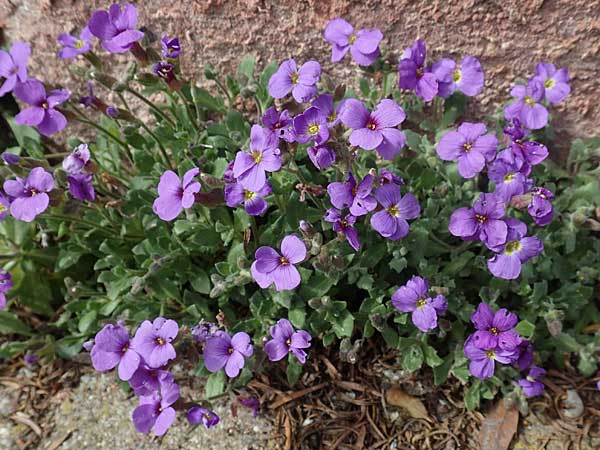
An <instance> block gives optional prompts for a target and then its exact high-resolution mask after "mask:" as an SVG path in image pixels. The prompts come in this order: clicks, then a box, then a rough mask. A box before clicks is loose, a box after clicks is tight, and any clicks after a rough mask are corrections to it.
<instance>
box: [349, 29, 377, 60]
mask: <svg viewBox="0 0 600 450" xmlns="http://www.w3.org/2000/svg"><path fill="white" fill-rule="evenodd" d="M382 39H383V33H382V32H381V31H380V30H377V29H374V30H367V29H365V30H360V31H359V32H358V33H356V41H354V44H353V47H356V48H357V49H358V50H359V51H360V52H361V53H363V54H365V55H368V54H369V53H373V52H375V51H377V49H378V48H379V43H380V42H381V40H382Z"/></svg>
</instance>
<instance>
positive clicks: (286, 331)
mask: <svg viewBox="0 0 600 450" xmlns="http://www.w3.org/2000/svg"><path fill="white" fill-rule="evenodd" d="M269 333H270V334H271V336H272V338H273V339H271V340H270V341H268V342H267V343H266V344H265V352H266V353H267V356H268V357H269V360H270V361H280V360H282V359H283V358H285V357H286V356H287V355H288V353H291V354H292V355H294V356H295V357H296V359H297V360H298V361H299V362H300V364H304V363H305V362H306V352H305V351H304V349H305V348H309V347H310V341H311V339H312V337H311V335H310V334H309V333H308V331H305V330H298V331H296V330H294V327H293V326H292V324H291V323H290V321H289V320H287V319H279V320H278V321H277V324H275V325H273V326H272V327H271V328H269Z"/></svg>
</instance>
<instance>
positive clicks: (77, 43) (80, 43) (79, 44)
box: [73, 39, 85, 48]
mask: <svg viewBox="0 0 600 450" xmlns="http://www.w3.org/2000/svg"><path fill="white" fill-rule="evenodd" d="M84 45H85V42H83V41H82V40H81V39H80V40H78V41H77V42H75V44H74V45H73V47H75V48H82V47H83V46H84Z"/></svg>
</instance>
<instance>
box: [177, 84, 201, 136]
mask: <svg viewBox="0 0 600 450" xmlns="http://www.w3.org/2000/svg"><path fill="white" fill-rule="evenodd" d="M177 94H178V96H179V98H180V99H181V101H182V102H183V104H184V105H185V110H186V111H187V114H188V117H189V118H190V122H191V123H192V125H193V126H194V129H195V130H196V132H197V133H200V127H199V126H198V123H196V121H195V120H194V114H193V113H192V110H191V109H190V104H189V102H188V101H187V100H186V98H185V97H184V95H183V94H182V93H181V92H179V91H177Z"/></svg>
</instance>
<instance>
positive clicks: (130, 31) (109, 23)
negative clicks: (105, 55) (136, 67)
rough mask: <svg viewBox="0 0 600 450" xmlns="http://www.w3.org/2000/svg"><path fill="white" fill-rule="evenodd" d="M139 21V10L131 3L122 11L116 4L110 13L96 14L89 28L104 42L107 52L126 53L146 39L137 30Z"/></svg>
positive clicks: (93, 15) (99, 12)
mask: <svg viewBox="0 0 600 450" xmlns="http://www.w3.org/2000/svg"><path fill="white" fill-rule="evenodd" d="M137 20H138V17H137V10H136V9H135V6H133V5H132V4H131V3H125V5H124V7H123V9H122V10H121V6H120V5H118V4H114V5H111V6H110V8H109V10H108V11H104V10H99V11H96V12H94V14H92V17H91V18H90V21H89V23H88V27H89V29H90V31H91V32H92V34H93V35H94V36H96V37H97V38H99V39H100V40H101V41H102V47H104V49H105V50H106V51H108V52H110V53H124V52H126V51H128V50H129V49H130V48H131V47H133V45H134V44H135V43H136V42H138V41H139V40H141V39H142V38H143V37H144V33H142V32H141V31H139V30H136V29H135V28H136V25H137Z"/></svg>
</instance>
